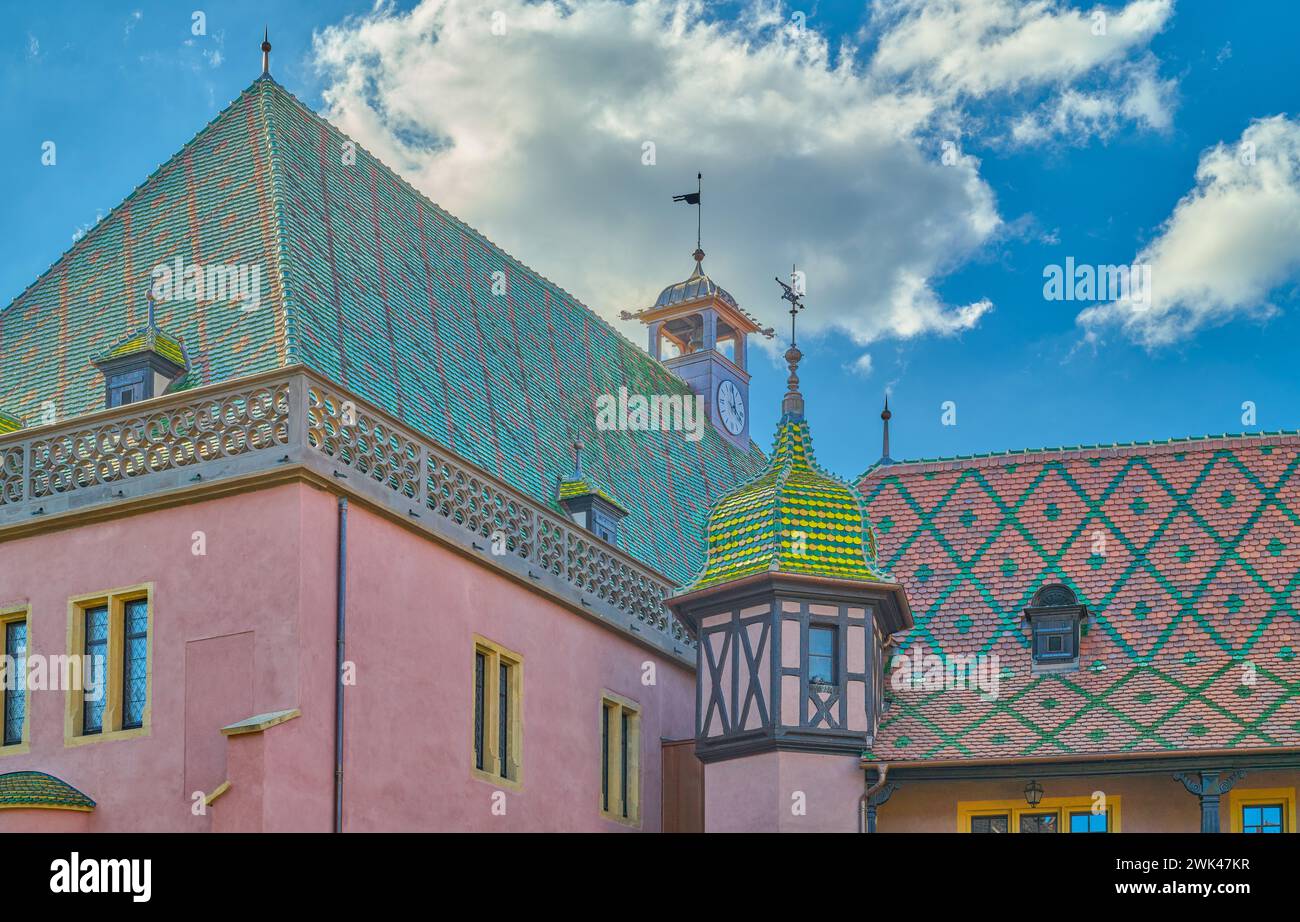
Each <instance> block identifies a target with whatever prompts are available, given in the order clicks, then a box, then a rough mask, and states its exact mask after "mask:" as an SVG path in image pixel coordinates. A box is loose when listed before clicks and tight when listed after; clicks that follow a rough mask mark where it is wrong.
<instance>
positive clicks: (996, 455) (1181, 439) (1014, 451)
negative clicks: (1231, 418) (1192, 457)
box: [854, 429, 1300, 483]
mask: <svg viewBox="0 0 1300 922" xmlns="http://www.w3.org/2000/svg"><path fill="white" fill-rule="evenodd" d="M1288 437H1300V429H1275V430H1272V431H1269V430H1261V431H1259V432H1241V433H1231V432H1225V433H1221V434H1217V435H1215V434H1207V435H1188V436H1174V437H1172V438H1168V439H1148V440H1135V441H1132V442H1112V443H1110V444H1105V443H1098V444H1096V445H1062V446H1058V447H1055V448H1008V449H1004V450H1002V451H988V452H977V453H974V454H968V455H948V456H940V457H932V458H908V459H906V460H903V461H890V462H887V463H882V462H881V461H879V460H877V461H873V462H872V463H871V465H870V466H869V467H867V469H866V470H864V471H863V472H862V473H861V474H859V475H858V476H857V477H856V478H854V483H861V482H862V481H863V480H864V479H865V478H867V477H868V476H870V475H871V474H873V473H875V472H877V471H879V470H882V469H886V468H887V469H889V470H893V469H895V468H900V467H913V468H916V467H921V466H926V465H934V464H952V463H953V462H959V461H975V462H978V461H996V460H999V459H1002V458H1027V459H1032V458H1033V457H1034V456H1049V455H1067V454H1073V453H1088V452H1098V451H1114V450H1119V449H1128V448H1157V449H1161V450H1166V451H1170V450H1173V449H1175V448H1177V447H1179V446H1187V445H1197V444H1206V443H1210V442H1216V441H1227V440H1234V439H1269V438H1288Z"/></svg>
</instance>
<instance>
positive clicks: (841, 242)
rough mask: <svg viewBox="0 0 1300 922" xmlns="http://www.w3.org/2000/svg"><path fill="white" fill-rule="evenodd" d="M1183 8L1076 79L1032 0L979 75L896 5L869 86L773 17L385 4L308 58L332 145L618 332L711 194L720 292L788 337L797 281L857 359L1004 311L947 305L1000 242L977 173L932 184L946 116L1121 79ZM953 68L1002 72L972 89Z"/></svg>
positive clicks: (683, 256) (1156, 8)
mask: <svg viewBox="0 0 1300 922" xmlns="http://www.w3.org/2000/svg"><path fill="white" fill-rule="evenodd" d="M1169 2H1170V0H1133V2H1132V3H1130V4H1129V5H1128V6H1127V7H1125V8H1124V10H1123V11H1122V12H1121V13H1119V14H1117V15H1116V16H1115V17H1114V18H1112V20H1111V22H1112V25H1111V32H1110V37H1109V38H1106V39H1103V40H1102V41H1099V42H1093V43H1092V44H1082V43H1079V42H1076V41H1075V40H1074V38H1073V36H1071V43H1073V44H1078V45H1079V49H1078V50H1077V51H1076V52H1074V53H1072V54H1070V55H1066V56H1065V57H1066V59H1067V63H1066V64H1062V61H1061V58H1062V55H1060V54H1055V53H1046V52H1044V53H1039V52H1038V51H1036V50H1032V49H1037V48H1039V47H1040V46H1043V47H1047V46H1051V45H1052V44H1053V42H1052V40H1051V37H1050V35H1048V36H1047V37H1046V38H1043V37H1036V36H1039V30H1046V31H1047V32H1048V33H1051V34H1061V35H1065V34H1066V33H1065V30H1064V28H1063V24H1065V23H1067V21H1068V22H1073V19H1071V17H1070V16H1068V15H1067V14H1065V13H1062V12H1060V11H1059V10H1058V9H1057V5H1056V4H1055V3H1045V2H1041V0H1040V2H1031V3H1027V4H1023V5H1022V6H1023V7H1024V9H1020V10H1019V11H1018V12H1016V15H1015V18H1014V22H1015V24H1016V28H1015V30H1013V33H1014V34H1013V36H1011V37H1008V38H1007V39H1006V41H1007V42H1008V43H1009V44H1008V46H1007V47H1005V48H1002V49H1001V50H997V51H996V53H994V54H993V55H992V57H991V58H990V59H989V60H988V61H984V60H981V59H972V58H971V56H970V55H971V49H964V48H962V47H961V46H960V45H957V46H954V45H953V44H952V43H951V42H949V41H948V40H947V39H946V38H945V37H944V35H943V34H942V30H939V31H935V30H934V29H932V28H931V26H930V24H929V23H928V22H927V23H923V25H924V26H925V28H924V29H920V28H919V27H918V26H917V25H916V24H915V23H913V20H912V19H911V18H909V16H910V13H909V10H914V9H916V8H919V7H918V4H917V3H916V2H906V3H904V2H893V0H891V2H888V3H881V4H878V5H877V8H876V14H877V15H879V16H881V17H883V19H882V21H883V22H884V23H885V26H886V33H885V35H884V37H883V39H882V41H881V46H880V49H879V50H878V51H877V54H876V58H877V61H876V62H873V63H870V64H867V65H865V66H864V65H863V63H862V62H861V61H860V60H859V59H858V49H856V48H854V47H850V46H847V45H846V46H844V47H841V48H839V49H832V48H831V47H830V46H829V44H828V43H827V41H826V40H825V39H824V38H823V37H822V36H821V35H820V34H819V33H817V32H816V31H815V30H814V29H813V28H811V25H812V23H811V22H810V23H809V27H806V28H798V27H796V25H795V23H794V22H793V21H792V19H791V14H790V12H789V11H788V10H784V9H782V8H780V7H778V6H776V5H774V4H770V3H768V4H764V5H758V4H755V5H751V6H749V7H747V8H746V9H745V10H744V11H743V13H742V15H741V16H740V17H739V19H738V20H737V21H736V22H733V23H725V24H724V23H719V22H713V21H710V20H707V19H706V18H705V17H704V13H705V4H704V3H703V2H702V0H678V2H671V0H626V2H621V0H569V2H564V3H560V2H558V0H552V2H524V0H490V2H489V0H460V2H457V0H422V2H421V3H419V4H418V5H417V6H416V7H414V8H413V9H411V10H409V11H399V10H397V9H396V8H395V7H393V6H392V5H390V4H381V5H380V6H379V7H377V8H376V9H375V10H374V11H372V12H370V13H368V14H366V15H363V16H360V17H353V18H349V19H347V20H345V21H344V22H343V23H341V24H339V25H337V26H334V27H331V28H327V29H326V30H324V31H323V32H322V33H319V34H318V35H317V36H316V37H315V58H316V60H317V62H318V66H319V68H320V70H321V73H322V74H323V75H324V77H325V78H326V83H327V88H326V90H325V91H324V94H323V95H324V98H325V101H326V110H327V111H326V114H327V116H328V117H329V118H330V119H331V120H332V121H334V122H335V123H336V124H338V125H339V126H340V127H342V128H343V130H345V131H347V132H348V133H349V134H351V135H353V136H354V137H356V138H357V139H358V140H359V141H360V142H361V143H363V144H364V145H365V146H366V147H368V148H370V149H371V150H373V151H374V152H375V153H376V154H377V155H379V156H380V157H381V158H382V159H383V160H384V161H385V162H387V163H388V164H390V165H391V166H393V167H394V168H395V169H397V170H398V171H399V172H401V173H402V174H403V175H404V176H405V177H407V178H408V179H409V180H410V181H411V182H412V183H413V184H414V185H415V186H417V187H418V188H420V189H421V190H422V191H424V192H425V193H426V194H428V195H429V196H430V198H432V199H433V200H434V201H436V202H438V203H439V204H441V205H443V206H444V207H446V208H447V209H448V210H450V211H451V212H453V213H454V214H457V215H460V216H461V217H463V218H465V219H466V220H469V221H471V222H472V223H473V224H474V225H475V226H477V227H479V228H481V229H482V230H483V231H484V232H485V233H487V234H488V235H489V236H490V237H492V238H493V239H494V240H496V241H497V242H498V243H500V244H501V245H502V246H504V247H505V248H506V249H507V250H509V251H510V252H512V253H514V254H516V255H518V256H519V257H520V258H522V259H524V260H525V261H527V262H528V263H529V264H531V265H533V266H534V267H536V268H537V269H538V270H539V271H542V272H544V273H545V274H546V275H548V276H549V277H551V278H555V279H557V280H559V281H561V282H562V283H563V284H564V285H565V287H567V288H569V289H570V290H572V291H574V292H575V293H576V294H577V295H578V296H579V297H581V298H583V300H584V301H586V302H587V303H588V304H590V305H591V306H592V307H594V308H595V309H597V310H599V311H601V312H602V313H603V314H604V315H605V316H607V317H613V316H616V315H617V313H618V312H619V311H620V310H624V309H636V308H639V307H643V306H645V305H647V304H649V303H651V302H652V301H653V300H654V298H655V296H656V295H657V294H658V291H659V289H660V288H661V287H663V286H664V285H666V284H669V283H671V282H674V281H677V280H679V279H681V278H683V277H685V276H686V274H687V273H688V272H689V270H690V268H691V263H690V260H689V256H688V254H689V252H690V251H691V250H692V249H693V248H694V243H695V241H694V237H693V232H694V227H693V225H694V214H693V212H692V211H689V210H688V209H687V208H685V207H683V206H680V205H673V204H672V203H671V202H670V198H669V197H670V195H671V194H673V193H678V192H685V191H687V190H689V189H691V188H693V187H694V178H695V177H694V174H695V172H696V171H697V170H702V171H703V173H704V187H705V195H704V207H705V211H704V216H703V218H704V249H705V250H706V251H707V252H708V253H709V257H708V259H707V260H706V262H705V266H706V269H707V270H708V271H709V272H710V273H711V274H712V275H713V276H714V277H715V278H716V279H717V280H718V281H719V283H720V284H722V285H724V286H726V287H727V288H728V289H730V290H731V291H732V292H733V293H734V294H735V295H736V296H737V298H738V299H739V300H740V301H741V303H742V304H743V305H745V306H746V307H747V308H748V309H749V310H750V311H752V312H753V313H755V314H757V315H758V316H759V317H760V318H762V319H763V320H764V321H765V322H768V323H775V322H776V321H778V320H779V319H780V317H781V310H780V301H779V299H778V297H777V295H778V290H777V288H776V286H775V284H774V283H773V282H772V281H771V279H772V276H773V275H777V274H780V275H782V276H784V275H785V272H786V267H788V266H789V265H790V264H791V263H792V262H795V263H797V264H798V266H799V268H800V269H802V270H804V271H805V272H806V274H807V279H808V304H809V308H810V309H809V310H808V312H807V314H806V315H805V318H806V319H805V320H804V323H805V325H806V328H808V329H809V330H810V332H811V331H815V330H817V329H827V328H837V329H839V330H841V331H845V332H847V333H848V334H850V336H851V337H852V338H853V340H854V341H855V342H857V343H859V344H862V345H865V344H869V343H872V342H876V341H878V340H881V339H885V338H910V337H917V336H923V335H932V334H937V335H951V334H956V333H960V332H962V331H964V330H968V329H970V328H972V327H974V326H975V325H977V324H978V322H979V320H980V318H981V317H982V316H983V315H984V314H985V313H987V312H988V311H989V310H990V309H992V304H991V303H990V302H988V301H987V300H976V301H975V302H973V303H970V304H965V305H962V304H957V305H953V304H949V303H946V302H945V300H944V299H943V298H942V297H941V296H940V295H939V294H938V292H937V290H936V286H937V285H938V283H939V282H941V281H942V279H943V278H944V277H945V276H946V275H947V274H949V273H951V272H952V271H954V270H955V269H957V268H959V267H960V266H962V265H963V264H964V263H965V262H967V261H968V260H969V259H970V258H971V257H972V256H973V255H974V254H976V253H977V252H978V251H979V250H980V249H981V248H982V247H983V246H984V245H985V244H986V243H987V242H988V241H989V240H990V239H991V238H992V237H994V236H995V235H996V234H997V233H998V232H999V230H1000V228H1001V226H1002V220H1001V217H1000V216H999V214H998V210H997V204H996V201H995V196H994V194H993V192H992V190H991V189H990V188H989V186H988V184H987V183H986V182H985V181H984V180H983V179H982V178H981V177H980V175H979V166H980V164H979V161H978V160H977V159H976V158H974V157H969V156H959V157H957V158H955V160H954V162H952V163H951V164H950V165H944V164H943V163H941V162H940V151H939V149H938V144H937V143H936V142H935V141H934V140H933V139H934V137H935V134H934V132H935V130H936V128H937V127H938V126H940V125H943V124H945V123H947V122H950V121H952V120H953V119H955V118H956V119H958V120H959V119H960V115H959V113H957V112H956V110H955V109H954V107H955V106H959V105H960V104H961V102H962V99H963V98H965V97H977V96H979V95H981V94H989V93H997V92H1005V91H1009V90H1014V89H1017V88H1020V87H1023V86H1028V85H1037V84H1041V83H1043V82H1044V81H1054V82H1062V81H1068V80H1069V79H1070V78H1071V77H1072V76H1074V75H1079V74H1084V73H1086V72H1088V71H1089V69H1090V68H1093V67H1096V66H1101V65H1102V64H1106V63H1107V62H1112V61H1114V60H1117V59H1119V58H1122V57H1123V55H1125V54H1129V53H1130V52H1131V51H1133V49H1136V48H1138V47H1139V46H1140V45H1141V44H1142V42H1143V41H1145V40H1146V39H1148V38H1149V37H1150V35H1152V34H1154V31H1156V30H1158V28H1159V25H1160V24H1162V23H1163V21H1164V18H1165V17H1166V16H1167V10H1168V7H1169ZM986 5H989V4H986ZM929 6H930V7H933V8H934V9H936V10H939V11H940V13H942V10H943V9H945V8H949V7H955V8H960V10H959V12H960V13H961V15H962V16H963V17H966V19H965V20H963V21H969V19H970V18H971V17H972V16H975V15H976V14H975V13H972V12H971V11H970V10H969V9H968V7H970V6H972V5H971V4H967V3H956V4H954V3H948V2H934V3H931V4H929ZM1004 6H1007V2H1006V0H994V2H992V3H991V7H992V8H994V9H1000V8H1002V7H1004ZM1162 11H1163V12H1162ZM494 13H500V14H501V17H503V18H499V19H497V20H495V22H498V23H504V26H505V28H504V34H494V30H493V24H494V19H493V15H494ZM940 18H941V19H942V16H940ZM1075 18H1077V17H1075ZM959 24H960V23H959ZM899 29H901V30H904V34H901V35H900V34H897V33H896V30H899ZM993 29H994V26H993V25H990V24H984V25H982V26H981V31H980V33H979V34H980V35H985V36H987V35H988V34H989V33H990V31H991V30H993ZM909 30H910V31H909ZM1052 30H1056V32H1055V33H1053V32H1052ZM497 31H500V30H499V29H498V30H497ZM1015 35H1018V36H1019V37H1014V36H1015ZM1087 38H1088V40H1089V41H1091V39H1092V37H1091V36H1087ZM936 42H937V43H939V45H941V46H942V47H937V48H935V49H934V50H933V52H932V53H929V54H928V56H927V49H929V48H931V47H932V46H934V45H935V43H936ZM1108 49H1109V50H1108ZM1058 50H1059V49H1058ZM882 54H883V55H885V60H884V64H880V63H879V59H880V56H881V55H882ZM963 60H964V61H967V62H968V63H973V64H978V65H980V66H981V67H984V70H985V71H988V70H990V67H985V66H984V65H985V64H988V65H990V66H991V67H992V71H993V72H992V73H991V74H986V76H984V77H982V78H979V79H975V78H973V77H972V76H971V75H969V74H966V73H965V72H964V71H963V70H962V67H961V63H960V62H961V61H963ZM936 62H937V63H936ZM923 70H924V76H921V74H922V71H923ZM904 72H905V73H904ZM945 75H946V76H945ZM949 77H951V79H953V80H957V81H958V84H959V85H958V87H957V88H956V89H953V88H951V87H945V85H944V84H945V80H947V79H949ZM646 142H653V144H654V145H655V158H656V165H654V166H645V165H643V164H642V156H643V151H644V146H643V145H644V144H645V143H646ZM638 338H639V337H638Z"/></svg>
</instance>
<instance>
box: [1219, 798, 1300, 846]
mask: <svg viewBox="0 0 1300 922" xmlns="http://www.w3.org/2000/svg"><path fill="white" fill-rule="evenodd" d="M1279 804H1280V805H1281V806H1282V835H1286V834H1287V833H1293V832H1295V831H1296V796H1295V788H1293V787H1289V788H1241V789H1238V788H1233V789H1232V790H1231V791H1229V792H1228V816H1229V819H1228V828H1229V830H1230V831H1232V832H1240V833H1243V834H1245V825H1246V823H1245V818H1244V816H1243V811H1244V810H1245V808H1246V807H1272V806H1277V805H1279Z"/></svg>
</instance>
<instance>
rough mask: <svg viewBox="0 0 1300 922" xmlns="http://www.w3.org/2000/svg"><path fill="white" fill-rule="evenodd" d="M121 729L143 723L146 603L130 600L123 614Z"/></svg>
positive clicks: (144, 601) (146, 662)
mask: <svg viewBox="0 0 1300 922" xmlns="http://www.w3.org/2000/svg"><path fill="white" fill-rule="evenodd" d="M122 637H123V641H122V729H124V730H125V729H130V728H133V727H140V726H143V724H144V705H145V701H146V700H147V699H148V694H149V675H148V665H149V602H148V600H147V599H134V600H132V601H130V602H127V603H126V605H125V608H124V611H123V632H122Z"/></svg>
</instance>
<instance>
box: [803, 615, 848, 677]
mask: <svg viewBox="0 0 1300 922" xmlns="http://www.w3.org/2000/svg"><path fill="white" fill-rule="evenodd" d="M819 631H822V632H825V633H827V634H829V635H830V638H831V652H830V661H831V680H830V681H829V682H814V681H813V669H812V662H813V659H814V657H815V658H817V659H819V660H820V659H826V655H825V654H822V653H817V654H814V653H813V634H815V633H817V632H819ZM803 666H804V681H805V682H807V684H808V687H809V688H812V687H813V686H816V687H818V688H838V687H839V684H840V626H839V623H838V622H834V621H818V620H810V621H809V622H808V653H807V655H806V656H805V657H804V663H803Z"/></svg>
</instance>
